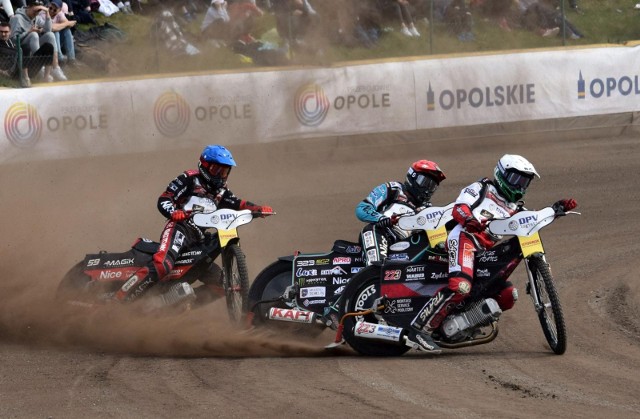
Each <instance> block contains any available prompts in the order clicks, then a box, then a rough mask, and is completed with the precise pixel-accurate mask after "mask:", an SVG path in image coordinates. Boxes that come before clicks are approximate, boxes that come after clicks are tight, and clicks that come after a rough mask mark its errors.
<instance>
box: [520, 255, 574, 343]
mask: <svg viewBox="0 0 640 419" xmlns="http://www.w3.org/2000/svg"><path fill="white" fill-rule="evenodd" d="M529 267H530V268H531V272H532V274H533V278H534V282H533V284H534V287H535V293H536V294H537V295H538V299H539V303H540V305H541V306H540V308H539V309H538V319H539V320H540V325H541V326H542V331H543V332H544V337H545V338H546V339H547V342H548V343H549V346H550V347H551V350H552V351H553V352H554V353H555V354H557V355H562V354H563V353H564V352H565V351H566V350H567V329H566V326H565V322H564V317H563V315H562V307H561V306H560V299H559V298H558V292H557V291H556V287H555V285H554V282H553V276H552V275H551V269H550V268H549V264H548V263H546V262H545V261H544V260H543V259H542V258H534V259H532V260H531V261H530V262H529ZM532 297H533V293H532ZM534 302H535V301H534Z"/></svg>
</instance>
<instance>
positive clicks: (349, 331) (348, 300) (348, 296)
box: [340, 266, 410, 356]
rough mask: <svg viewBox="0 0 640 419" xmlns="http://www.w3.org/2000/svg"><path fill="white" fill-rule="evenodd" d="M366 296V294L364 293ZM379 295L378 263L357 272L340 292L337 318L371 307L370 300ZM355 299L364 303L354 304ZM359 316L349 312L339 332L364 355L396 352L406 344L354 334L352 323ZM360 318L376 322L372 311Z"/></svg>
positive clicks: (391, 354)
mask: <svg viewBox="0 0 640 419" xmlns="http://www.w3.org/2000/svg"><path fill="white" fill-rule="evenodd" d="M365 296H366V297H365ZM379 296H380V267H374V266H369V267H367V268H365V269H363V270H362V271H360V272H358V273H357V274H356V275H355V276H354V277H353V278H351V281H350V282H349V284H347V286H346V288H345V289H344V291H343V292H342V301H341V302H340V318H342V317H343V316H344V315H345V314H346V313H353V312H356V311H362V310H363V309H368V308H371V306H372V305H373V301H374V300H375V299H376V298H378V297H379ZM359 299H364V301H366V303H365V304H364V305H363V306H361V307H357V302H358V300H359ZM358 320H360V318H359V317H355V316H349V317H346V318H345V320H344V323H343V325H344V329H343V331H342V336H343V337H344V339H345V340H346V341H347V343H348V344H349V346H351V347H352V348H353V349H354V350H355V351H356V352H358V353H360V354H362V355H367V356H400V355H402V354H404V353H405V352H407V351H408V350H409V349H410V348H409V347H408V346H406V345H405V344H404V343H401V342H398V343H395V342H381V341H376V340H372V339H367V338H358V337H356V336H355V335H354V327H355V324H356V322H357V321H358ZM362 320H365V321H367V322H369V323H378V320H377V319H376V317H375V316H374V315H373V314H368V315H366V316H363V318H362Z"/></svg>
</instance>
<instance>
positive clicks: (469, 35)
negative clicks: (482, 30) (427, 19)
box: [433, 0, 475, 42]
mask: <svg viewBox="0 0 640 419" xmlns="http://www.w3.org/2000/svg"><path fill="white" fill-rule="evenodd" d="M433 18H434V19H435V20H436V21H440V22H443V23H445V24H446V25H447V26H448V28H449V30H451V31H452V32H453V33H454V35H455V36H456V37H457V38H458V40H460V41H462V42H468V41H473V40H475V36H474V35H473V32H472V28H473V17H472V15H471V11H470V10H469V8H468V7H467V5H466V3H465V2H464V0H433Z"/></svg>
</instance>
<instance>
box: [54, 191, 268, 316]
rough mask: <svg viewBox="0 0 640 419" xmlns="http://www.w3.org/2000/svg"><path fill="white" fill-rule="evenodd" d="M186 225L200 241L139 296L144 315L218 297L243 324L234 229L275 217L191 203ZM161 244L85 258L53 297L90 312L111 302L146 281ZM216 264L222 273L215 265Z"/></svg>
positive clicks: (241, 261)
mask: <svg viewBox="0 0 640 419" xmlns="http://www.w3.org/2000/svg"><path fill="white" fill-rule="evenodd" d="M184 209H185V211H187V212H188V213H189V214H190V215H189V216H190V218H191V221H192V222H193V223H194V224H195V225H197V226H198V227H202V228H203V229H204V231H205V232H204V237H205V238H204V240H202V241H201V242H199V243H196V244H194V245H192V246H190V247H188V248H184V249H182V251H181V253H180V254H179V255H178V258H177V259H176V261H175V264H174V266H173V268H172V270H171V271H170V272H169V274H168V276H167V278H166V279H165V280H163V281H161V282H159V283H157V284H156V285H155V286H153V287H152V288H151V289H150V290H149V292H148V293H146V294H145V295H143V296H142V298H141V300H143V301H146V303H145V305H144V307H145V308H146V309H148V310H152V309H155V308H157V307H156V306H176V305H177V304H180V305H182V306H184V307H185V308H191V307H197V306H199V305H203V304H206V303H210V302H212V301H214V300H216V299H218V298H220V297H224V298H225V299H226V305H227V311H228V314H229V317H230V319H231V320H232V321H233V322H239V321H241V320H242V319H243V318H244V315H245V314H246V310H247V298H248V291H249V273H248V269H247V262H246V256H245V254H244V252H243V250H242V248H241V247H240V238H239V234H238V227H240V226H243V225H246V224H249V223H250V222H251V221H253V219H254V218H255V217H264V216H267V215H272V214H274V213H263V212H259V213H255V212H251V211H250V210H241V211H235V210H232V209H217V207H216V205H215V203H214V202H213V201H212V200H211V199H209V198H206V197H193V198H191V199H190V200H189V202H188V203H187V204H186V205H185V207H184ZM159 246H160V244H159V243H157V242H155V241H152V240H149V239H146V238H139V239H137V240H136V241H135V242H134V244H133V245H132V246H131V248H130V249H129V250H127V251H125V252H120V253H111V252H107V251H100V252H99V253H92V254H87V255H85V257H84V259H83V260H82V261H80V262H78V263H77V264H76V265H75V266H73V267H72V268H71V269H70V270H69V272H68V273H67V274H66V275H65V276H64V278H63V279H62V281H61V282H60V284H59V286H58V290H57V294H56V295H57V297H58V298H59V299H62V300H64V301H66V302H68V303H70V304H72V305H78V306H85V307H93V306H95V305H100V304H105V303H107V302H111V301H113V296H114V294H115V293H116V292H117V291H118V290H120V289H121V288H123V286H124V287H125V288H126V284H133V283H135V282H136V281H137V279H138V277H137V276H138V275H145V274H146V273H147V272H148V267H149V266H150V264H151V263H152V258H153V255H154V253H156V252H157V251H158V248H159ZM218 257H219V258H220V261H221V265H222V266H221V268H222V272H220V268H219V267H218V266H217V265H216V264H215V263H214V261H215V260H216V258H218Z"/></svg>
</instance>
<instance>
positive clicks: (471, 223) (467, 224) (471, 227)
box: [463, 217, 487, 233]
mask: <svg viewBox="0 0 640 419" xmlns="http://www.w3.org/2000/svg"><path fill="white" fill-rule="evenodd" d="M463 226H464V229H465V230H467V232H468V233H480V232H481V231H484V229H485V228H486V227H487V223H482V222H480V221H478V220H476V219H475V218H474V217H469V218H467V219H466V220H465V221H464V225H463Z"/></svg>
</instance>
